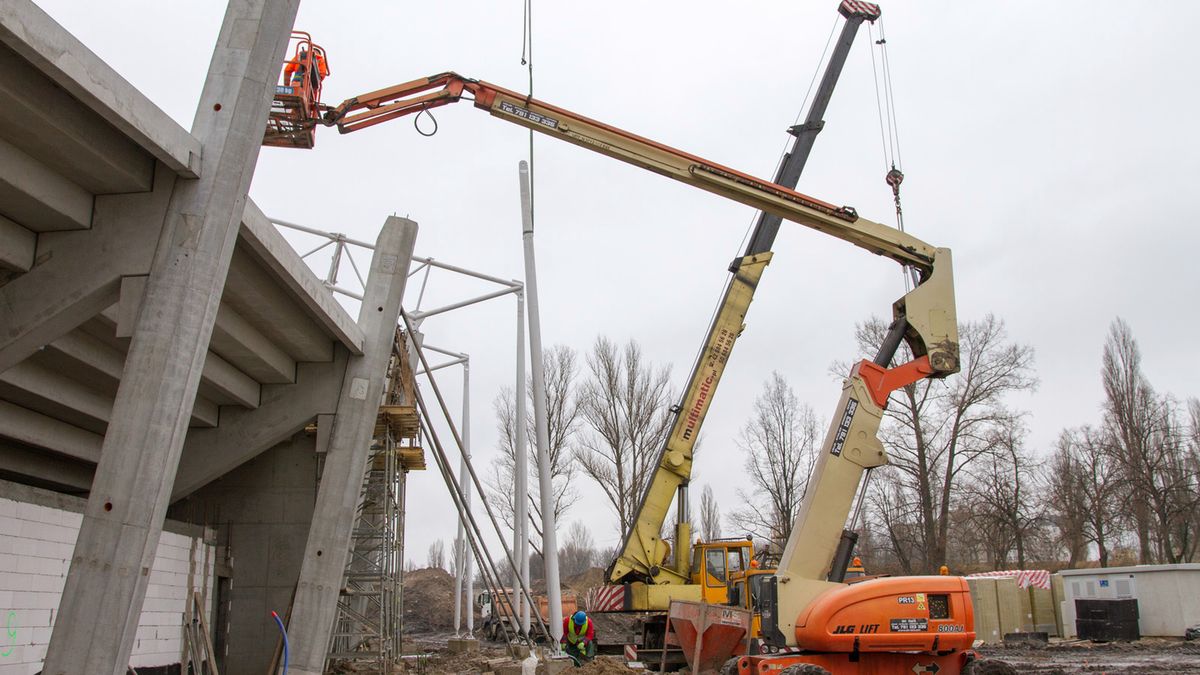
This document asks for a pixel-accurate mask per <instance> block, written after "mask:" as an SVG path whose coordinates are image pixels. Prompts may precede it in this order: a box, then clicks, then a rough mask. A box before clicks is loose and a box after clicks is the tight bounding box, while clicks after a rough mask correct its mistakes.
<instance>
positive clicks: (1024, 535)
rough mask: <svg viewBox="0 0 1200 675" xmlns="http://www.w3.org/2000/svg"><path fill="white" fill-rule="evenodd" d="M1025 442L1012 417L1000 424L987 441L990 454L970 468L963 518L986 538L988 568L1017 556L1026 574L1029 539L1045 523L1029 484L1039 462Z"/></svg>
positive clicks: (1040, 503)
mask: <svg viewBox="0 0 1200 675" xmlns="http://www.w3.org/2000/svg"><path fill="white" fill-rule="evenodd" d="M1024 437H1025V428H1024V427H1023V426H1022V425H1021V423H1020V420H1018V419H1016V418H1013V419H1010V420H1009V421H1007V422H1006V423H1004V424H1001V425H999V426H998V427H997V428H996V429H995V430H993V432H992V434H991V439H990V441H989V443H990V444H991V445H992V447H993V451H992V452H988V453H986V454H984V455H983V456H982V457H981V458H980V459H979V460H977V461H976V462H975V463H974V464H973V465H972V467H971V469H970V478H971V480H969V481H967V485H966V492H967V501H968V504H969V507H968V511H969V515H968V516H967V519H968V520H969V521H970V523H971V525H972V526H973V528H974V530H975V531H976V532H978V533H980V534H982V535H984V536H985V538H986V543H987V549H988V554H989V555H988V562H989V563H990V564H991V565H992V566H1001V565H1002V564H1004V563H1005V562H1006V561H1007V560H1008V558H1009V554H1010V552H1013V551H1015V552H1016V558H1017V559H1016V561H1015V562H1016V563H1017V567H1018V569H1024V568H1025V562H1026V560H1027V557H1026V551H1027V549H1028V545H1029V543H1030V540H1031V539H1033V537H1034V536H1035V535H1036V533H1037V530H1038V528H1040V527H1041V526H1042V524H1043V522H1044V521H1043V510H1042V508H1043V505H1044V502H1042V501H1040V500H1037V499H1035V497H1034V495H1035V492H1034V489H1033V488H1034V486H1033V485H1032V483H1033V480H1034V476H1035V475H1036V471H1037V463H1036V461H1035V460H1034V459H1033V457H1031V456H1030V455H1029V453H1028V452H1027V451H1026V450H1025V448H1024Z"/></svg>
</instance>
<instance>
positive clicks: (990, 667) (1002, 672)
mask: <svg viewBox="0 0 1200 675" xmlns="http://www.w3.org/2000/svg"><path fill="white" fill-rule="evenodd" d="M962 675H1017V669H1016V668H1013V667H1012V666H1010V665H1008V664H1007V663H1005V662H1004V661H997V660H996V659H975V660H974V661H972V662H970V663H968V664H967V667H966V668H963V671H962Z"/></svg>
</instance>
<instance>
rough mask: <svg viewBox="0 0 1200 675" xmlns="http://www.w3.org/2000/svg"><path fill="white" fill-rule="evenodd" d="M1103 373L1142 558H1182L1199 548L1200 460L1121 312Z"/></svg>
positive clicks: (1108, 424)
mask: <svg viewBox="0 0 1200 675" xmlns="http://www.w3.org/2000/svg"><path fill="white" fill-rule="evenodd" d="M1101 376H1102V379H1103V382H1104V394H1105V403H1104V427H1105V429H1106V430H1107V432H1108V434H1109V436H1110V437H1111V438H1112V441H1113V445H1112V450H1113V453H1114V457H1115V458H1116V460H1117V461H1118V463H1119V465H1120V468H1121V474H1122V478H1123V479H1124V480H1123V485H1124V486H1125V489H1126V500H1127V503H1128V504H1129V512H1130V514H1131V515H1132V516H1133V522H1134V529H1135V532H1136V534H1137V539H1138V558H1139V562H1142V563H1151V562H1168V563H1178V562H1182V561H1183V560H1185V559H1187V558H1188V557H1189V556H1190V555H1194V552H1195V550H1196V538H1197V537H1196V535H1197V532H1196V527H1195V520H1196V519H1195V518H1194V511H1195V508H1196V506H1197V505H1198V504H1200V494H1198V490H1197V467H1196V465H1195V462H1192V461H1191V460H1190V458H1189V454H1188V448H1187V440H1186V437H1187V432H1186V431H1185V428H1186V426H1185V425H1184V424H1183V423H1182V422H1181V420H1180V418H1181V416H1182V415H1181V412H1180V411H1179V405H1178V404H1177V403H1176V402H1175V401H1174V400H1173V399H1172V398H1171V397H1169V396H1159V395H1157V394H1156V393H1155V392H1154V389H1153V387H1151V386H1150V382H1149V380H1147V378H1146V377H1145V375H1144V374H1143V373H1142V367H1141V350H1140V349H1139V347H1138V344H1137V340H1135V339H1134V337H1133V332H1132V330H1131V329H1130V327H1129V324H1127V323H1125V321H1123V320H1122V319H1120V318H1117V319H1115V320H1114V321H1113V323H1112V325H1111V326H1110V328H1109V334H1108V339H1107V341H1106V342H1105V344H1104V358H1103V366H1102V368H1101Z"/></svg>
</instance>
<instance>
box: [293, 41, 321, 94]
mask: <svg viewBox="0 0 1200 675" xmlns="http://www.w3.org/2000/svg"><path fill="white" fill-rule="evenodd" d="M312 65H313V68H312V72H310V73H308V75H309V78H310V79H311V81H312V88H313V89H314V90H315V89H317V88H318V87H320V86H321V81H322V80H324V79H325V76H326V75H328V74H329V66H327V65H325V57H324V56H322V55H321V52H318V51H313V53H312ZM307 69H308V50H306V49H301V50H300V52H299V53H297V54H296V55H295V56H294V57H292V60H291V61H288V62H287V65H286V66H284V67H283V79H284V80H285V81H286V82H287V83H288V84H290V85H292V86H299V85H300V84H301V83H303V82H304V75H305V71H306V70H307Z"/></svg>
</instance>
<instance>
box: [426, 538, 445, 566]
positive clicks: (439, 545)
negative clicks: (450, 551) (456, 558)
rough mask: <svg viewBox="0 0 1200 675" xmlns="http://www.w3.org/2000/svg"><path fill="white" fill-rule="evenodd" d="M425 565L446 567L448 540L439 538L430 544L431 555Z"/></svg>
mask: <svg viewBox="0 0 1200 675" xmlns="http://www.w3.org/2000/svg"><path fill="white" fill-rule="evenodd" d="M425 566H426V567H439V568H441V569H446V542H444V541H442V540H441V539H438V540H437V541H435V542H433V543H432V544H430V545H429V557H427V558H426V559H425Z"/></svg>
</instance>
